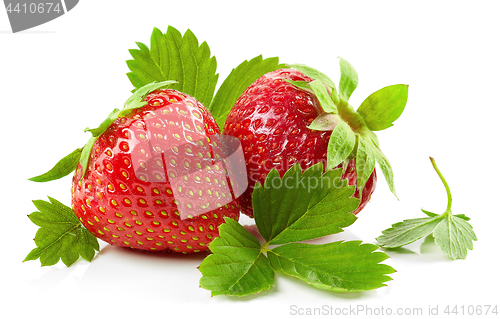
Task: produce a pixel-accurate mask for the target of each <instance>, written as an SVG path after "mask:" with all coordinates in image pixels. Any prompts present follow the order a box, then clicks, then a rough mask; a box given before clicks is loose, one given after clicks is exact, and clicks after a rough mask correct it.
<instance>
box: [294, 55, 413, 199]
mask: <svg viewBox="0 0 500 319" xmlns="http://www.w3.org/2000/svg"><path fill="white" fill-rule="evenodd" d="M339 64H340V70H341V77H340V82H339V89H338V90H337V88H336V86H335V83H334V82H333V81H332V80H331V79H330V78H328V76H326V75H325V74H323V73H321V72H320V71H318V70H315V69H313V68H311V67H308V66H305V65H301V64H292V65H288V67H291V68H293V69H296V70H298V71H300V72H302V73H303V74H304V75H306V76H308V77H310V78H311V79H313V81H311V82H306V81H289V80H287V82H289V83H291V84H293V85H295V86H296V87H298V88H300V89H302V90H306V91H308V92H311V93H313V94H314V95H315V96H316V98H317V99H318V101H319V103H320V105H321V109H320V110H318V113H319V115H318V117H317V118H316V119H315V120H314V121H313V122H312V123H311V124H310V125H309V126H308V128H309V129H311V130H320V131H332V134H331V136H330V140H329V143H328V151H327V168H328V169H333V168H335V167H336V166H338V165H339V164H341V163H344V162H348V161H349V160H351V159H353V158H356V173H357V185H358V188H359V190H360V194H361V192H362V190H363V187H364V186H365V184H366V182H367V181H368V178H369V177H370V175H371V173H372V172H373V169H374V168H375V163H376V162H378V164H379V166H380V168H381V170H382V173H383V174H384V177H385V179H386V181H387V184H388V186H389V189H390V190H391V192H392V193H393V194H394V195H396V191H395V188H394V176H393V172H392V168H391V166H390V164H389V161H388V160H387V157H386V156H385V155H384V154H383V152H382V151H381V149H380V144H379V140H378V137H377V135H376V134H375V133H374V131H379V130H383V129H386V128H389V127H391V126H392V125H393V122H394V121H396V120H397V119H398V118H399V116H400V115H401V113H402V112H403V110H404V108H405V105H406V101H407V99H408V85H404V84H398V85H392V86H388V87H385V88H382V89H380V90H378V91H376V92H375V93H373V94H371V95H370V96H369V97H368V98H366V99H365V101H364V102H363V103H362V104H361V105H360V106H359V107H358V108H357V110H355V109H354V107H353V106H352V105H350V104H349V98H350V96H351V95H352V93H353V92H354V90H355V89H356V87H357V85H358V75H357V73H356V70H355V69H354V68H353V66H352V65H351V64H350V63H349V62H347V61H346V60H344V59H342V58H340V59H339ZM396 197H397V195H396Z"/></svg>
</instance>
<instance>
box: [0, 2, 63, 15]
mask: <svg viewBox="0 0 500 319" xmlns="http://www.w3.org/2000/svg"><path fill="white" fill-rule="evenodd" d="M6 9H7V12H8V13H49V12H57V13H61V11H63V9H62V8H61V7H60V3H59V2H57V3H53V2H46V3H23V4H20V3H17V4H16V5H15V6H12V3H9V4H8V5H7V8H6Z"/></svg>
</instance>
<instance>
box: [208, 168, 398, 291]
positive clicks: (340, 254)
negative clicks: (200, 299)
mask: <svg viewBox="0 0 500 319" xmlns="http://www.w3.org/2000/svg"><path fill="white" fill-rule="evenodd" d="M341 173H342V170H340V169H336V170H332V171H327V172H326V173H323V167H322V165H321V163H319V164H316V165H314V166H311V167H310V168H308V169H307V170H305V171H304V172H302V171H301V169H300V166H299V165H295V166H293V167H292V168H290V169H289V170H288V171H287V172H286V173H285V175H284V176H283V177H282V178H280V176H279V174H278V172H277V171H276V170H274V171H271V172H270V173H269V174H268V176H267V178H266V180H265V183H264V185H263V186H262V185H260V184H257V186H256V188H255V189H254V193H253V194H254V195H253V208H254V217H255V223H256V225H257V228H258V230H259V233H260V234H261V235H262V236H263V237H264V239H265V240H266V242H265V243H264V244H263V245H261V244H260V243H259V241H258V240H257V239H256V238H255V237H253V235H251V234H250V233H249V232H248V231H247V230H246V229H245V228H244V227H243V226H241V225H240V224H238V222H236V221H234V220H232V219H228V218H226V219H225V221H226V223H225V224H223V225H221V226H220V227H219V236H220V237H218V238H216V239H214V241H213V242H212V243H211V244H210V245H209V247H210V250H211V251H212V253H213V254H211V255H209V256H208V257H207V258H205V260H204V261H203V262H202V263H201V265H200V267H199V269H200V271H201V273H202V275H203V276H202V278H201V279H200V286H201V287H202V288H204V289H207V290H211V291H212V295H213V296H214V295H221V294H222V295H232V296H246V295H250V294H255V293H258V292H260V291H263V290H268V289H270V288H271V287H272V286H273V285H274V272H275V271H278V272H281V273H283V274H285V275H290V276H293V277H296V278H298V279H300V280H303V281H305V282H306V283H309V284H311V285H312V286H313V287H316V288H319V289H326V290H331V291H342V292H345V291H363V290H370V289H376V288H379V287H381V286H383V285H384V284H383V283H384V282H386V281H389V280H390V279H391V278H390V277H389V276H387V275H388V274H391V273H393V272H394V269H393V268H392V267H390V266H388V265H385V264H380V263H381V262H382V261H384V260H386V259H387V258H388V257H389V256H388V255H387V254H385V253H383V252H375V250H376V249H377V248H378V247H377V246H375V245H372V244H361V242H360V241H348V242H343V241H340V242H333V243H329V244H323V245H311V244H304V243H296V242H297V241H302V240H306V239H312V238H318V237H322V236H325V235H329V234H333V233H336V232H339V231H341V230H342V228H343V227H346V226H348V225H350V224H352V223H353V222H354V220H355V219H356V217H355V216H354V215H353V214H352V213H351V212H352V211H354V210H355V209H356V208H357V205H358V204H359V200H358V199H356V198H351V197H350V196H352V194H353V192H354V189H353V187H352V186H347V182H346V180H340V177H341ZM269 245H279V246H277V247H274V248H273V249H269V248H268V247H269Z"/></svg>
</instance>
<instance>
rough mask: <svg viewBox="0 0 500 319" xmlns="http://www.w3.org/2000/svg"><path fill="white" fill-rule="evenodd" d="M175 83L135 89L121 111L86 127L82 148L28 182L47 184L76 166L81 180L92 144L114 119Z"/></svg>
mask: <svg viewBox="0 0 500 319" xmlns="http://www.w3.org/2000/svg"><path fill="white" fill-rule="evenodd" d="M175 83H177V81H162V82H152V83H148V84H146V85H144V86H142V87H140V88H137V89H135V90H134V92H133V94H132V96H131V97H130V98H128V99H127V101H125V105H124V107H123V108H122V109H121V110H120V109H114V110H113V111H112V112H111V113H110V114H109V115H108V116H107V117H106V119H105V120H104V121H102V123H101V124H100V125H99V126H98V127H96V128H93V129H90V128H88V127H87V128H85V130H84V132H90V133H92V136H91V137H90V139H89V140H88V141H87V143H86V144H85V146H84V147H83V148H78V149H76V150H74V151H73V152H71V153H70V154H69V155H67V156H65V157H64V158H63V159H62V160H60V161H59V162H58V163H57V164H56V165H55V166H54V167H53V168H52V169H51V170H49V171H48V172H46V173H44V174H42V175H39V176H36V177H33V178H30V179H29V180H31V181H35V182H48V181H52V180H55V179H59V178H62V177H64V176H66V175H69V174H70V173H72V172H73V171H74V170H75V169H76V167H77V166H78V164H81V165H82V168H83V172H82V176H81V178H83V176H84V175H85V173H86V171H87V166H88V161H89V157H90V153H91V151H92V147H93V146H94V143H95V141H96V140H97V139H98V138H99V136H100V135H101V134H103V133H104V132H105V131H106V130H107V129H108V127H109V126H110V125H111V124H112V123H113V122H114V121H115V120H116V119H118V118H120V117H126V116H127V115H129V114H130V113H131V112H132V111H133V110H136V109H139V108H141V107H143V106H144V105H146V104H147V102H145V101H144V97H145V96H146V95H148V94H149V93H151V92H153V91H154V90H158V89H161V88H165V87H168V86H170V85H172V84H175Z"/></svg>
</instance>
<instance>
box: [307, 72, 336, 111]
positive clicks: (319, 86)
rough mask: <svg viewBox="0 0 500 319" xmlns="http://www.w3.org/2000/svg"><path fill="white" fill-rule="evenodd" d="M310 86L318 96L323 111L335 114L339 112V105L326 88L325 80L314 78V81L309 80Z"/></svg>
mask: <svg viewBox="0 0 500 319" xmlns="http://www.w3.org/2000/svg"><path fill="white" fill-rule="evenodd" d="M309 86H310V87H311V89H312V90H313V92H314V94H315V95H316V98H317V99H318V101H319V104H320V105H321V107H322V108H323V111H325V112H326V113H335V114H337V113H338V112H339V111H338V110H337V106H336V105H335V104H334V103H333V100H332V97H331V96H330V95H329V94H328V91H327V90H326V87H325V84H324V83H323V82H321V81H319V80H314V81H312V82H309Z"/></svg>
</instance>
